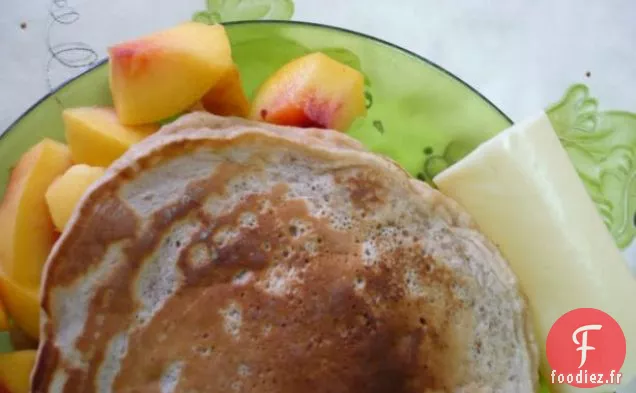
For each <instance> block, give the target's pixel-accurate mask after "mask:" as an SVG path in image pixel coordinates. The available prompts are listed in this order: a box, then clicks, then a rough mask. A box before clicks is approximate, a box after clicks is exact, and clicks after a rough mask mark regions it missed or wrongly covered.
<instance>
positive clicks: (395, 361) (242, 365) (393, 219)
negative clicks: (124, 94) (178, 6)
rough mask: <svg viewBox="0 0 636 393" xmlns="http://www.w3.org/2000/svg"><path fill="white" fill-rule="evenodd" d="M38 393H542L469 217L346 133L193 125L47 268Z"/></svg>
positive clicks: (233, 122)
mask: <svg viewBox="0 0 636 393" xmlns="http://www.w3.org/2000/svg"><path fill="white" fill-rule="evenodd" d="M42 309H43V318H42V319H43V323H42V341H41V346H40V349H39V357H38V362H37V366H36V369H35V371H34V374H33V391H34V392H69V393H70V392H131V393H132V392H139V393H145V392H161V393H172V392H183V393H194V392H201V393H203V392H258V393H270V392H271V393H274V392H275V393H288V392H293V393H300V392H302V393H312V392H320V393H322V392H325V393H326V392H333V393H349V392H357V393H375V392H378V393H379V392H392V393H425V392H477V391H479V392H482V391H483V392H519V393H523V392H534V390H535V387H536V383H537V380H536V379H537V360H536V353H535V352H536V348H535V343H534V341H533V338H532V336H531V333H530V330H529V328H528V326H529V325H528V319H529V317H528V311H527V308H526V304H525V301H524V299H523V296H522V295H521V294H520V292H519V288H518V283H517V280H516V278H515V276H514V275H513V274H512V273H511V271H510V269H509V267H508V265H507V263H506V262H505V261H504V260H503V259H502V257H501V256H500V254H499V252H498V251H497V249H496V248H495V247H494V246H493V245H492V244H491V243H490V242H489V241H488V240H487V239H486V238H484V236H482V235H481V234H480V233H479V231H478V229H477V228H476V227H475V226H474V224H473V223H472V221H471V220H470V218H469V217H468V216H467V215H466V214H465V213H464V212H463V211H461V210H460V209H459V208H458V207H457V205H456V204H454V203H453V202H452V201H450V200H448V199H447V198H446V197H444V196H443V195H441V194H439V193H438V192H436V191H434V190H432V189H430V188H429V187H428V186H426V185H425V184H423V183H420V182H417V181H415V180H413V179H411V178H410V177H409V176H408V175H407V174H406V172H405V171H403V170H402V169H401V168H399V167H398V166H397V165H395V164H394V163H392V162H390V161H388V160H386V159H384V158H381V157H379V156H376V155H374V154H371V153H368V152H366V151H364V149H363V148H362V147H361V146H360V145H359V144H358V143H357V142H355V141H353V140H352V139H350V138H349V137H347V136H346V135H343V134H340V133H337V132H335V131H328V130H326V131H325V130H321V131H317V130H299V129H293V128H287V127H273V126H268V125H263V124H260V123H254V122H247V121H243V120H238V119H223V118H219V117H216V116H212V115H207V114H201V113H196V114H191V115H188V116H186V117H184V118H182V119H180V120H178V121H177V122H175V123H174V124H172V125H170V126H167V127H165V128H164V129H163V130H162V131H160V132H159V133H158V134H156V135H154V136H152V137H150V138H149V139H147V140H146V141H144V142H142V143H140V144H139V145H137V146H135V147H134V148H133V149H131V151H129V152H128V153H127V154H126V155H124V157H122V158H121V159H120V160H119V161H117V162H116V163H115V164H114V165H113V166H112V167H111V168H110V169H109V170H108V171H107V174H106V175H105V176H104V178H103V179H102V180H100V181H99V182H98V183H97V184H95V185H94V186H92V187H91V189H90V190H89V191H88V192H87V194H86V195H85V197H84V198H83V200H82V201H81V203H80V206H79V208H78V209H77V210H76V212H75V215H74V217H73V218H72V219H71V222H70V223H69V225H68V226H67V229H66V231H65V232H64V233H63V235H62V237H61V238H60V240H59V241H58V243H57V244H56V246H55V248H54V250H53V251H52V253H51V255H50V258H49V260H48V262H47V267H46V272H45V285H44V289H43V299H42Z"/></svg>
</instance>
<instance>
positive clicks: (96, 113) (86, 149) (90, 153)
mask: <svg viewBox="0 0 636 393" xmlns="http://www.w3.org/2000/svg"><path fill="white" fill-rule="evenodd" d="M62 118H63V119H64V128H65V133H66V141H67V142H68V144H69V147H70V149H71V154H72V155H73V161H74V162H75V163H78V164H87V165H93V166H104V167H105V166H109V165H110V164H111V163H112V162H113V161H115V160H116V159H117V158H119V157H120V156H121V155H122V154H124V153H125V152H126V150H128V148H129V147H130V146H131V145H133V144H135V143H137V142H139V141H141V140H142V139H144V138H145V137H147V136H148V135H150V134H152V133H153V132H155V131H157V130H158V129H159V126H158V125H154V124H151V125H142V126H124V125H122V124H121V123H120V122H119V119H118V118H117V114H116V113H115V110H114V109H113V108H106V107H83V108H72V109H66V110H64V112H62Z"/></svg>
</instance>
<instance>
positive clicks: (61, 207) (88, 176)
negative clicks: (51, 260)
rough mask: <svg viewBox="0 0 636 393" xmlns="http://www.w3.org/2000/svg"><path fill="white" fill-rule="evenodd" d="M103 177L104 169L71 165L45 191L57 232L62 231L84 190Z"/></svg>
mask: <svg viewBox="0 0 636 393" xmlns="http://www.w3.org/2000/svg"><path fill="white" fill-rule="evenodd" d="M103 175H104V168H100V167H92V166H88V165H84V164H78V165H73V166H72V167H70V168H69V169H68V170H67V171H66V172H65V173H64V174H63V175H62V176H60V177H58V178H57V179H55V181H53V183H52V184H51V185H50V186H49V188H48V190H46V195H45V197H46V203H47V205H48V206H49V212H51V217H52V218H53V223H54V224H55V227H56V228H57V229H58V230H59V231H63V230H64V227H65V226H66V223H67V222H68V220H69V218H71V215H72V214H73V211H74V210H75V206H76V205H77V203H78V202H79V200H80V199H81V198H82V196H83V195H84V193H85V192H86V189H87V188H88V187H89V186H90V185H91V184H93V183H94V182H95V181H96V180H97V179H99V178H100V177H102V176H103Z"/></svg>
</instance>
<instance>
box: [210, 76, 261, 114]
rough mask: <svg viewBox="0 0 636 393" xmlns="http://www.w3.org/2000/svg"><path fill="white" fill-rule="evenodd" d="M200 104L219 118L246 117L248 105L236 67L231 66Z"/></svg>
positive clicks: (248, 109)
mask: <svg viewBox="0 0 636 393" xmlns="http://www.w3.org/2000/svg"><path fill="white" fill-rule="evenodd" d="M201 104H202V105H203V108H205V110H206V111H208V112H210V113H214V114H215V115H219V116H238V117H247V116H248V114H249V111H250V103H249V101H248V100H247V97H246V96H245V92H244V91H243V85H242V84H241V74H240V73H239V70H238V67H236V66H232V68H230V69H229V71H227V72H226V73H225V75H223V77H222V78H221V79H220V80H219V81H218V82H217V83H216V84H215V85H214V87H212V89H210V90H209V91H208V92H207V93H205V95H204V96H203V98H202V99H201Z"/></svg>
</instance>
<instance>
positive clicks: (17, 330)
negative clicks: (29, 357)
mask: <svg viewBox="0 0 636 393" xmlns="http://www.w3.org/2000/svg"><path fill="white" fill-rule="evenodd" d="M9 340H10V341H11V346H12V347H13V350H14V351H22V350H25V349H38V340H37V339H35V338H33V337H31V336H30V335H28V334H27V332H25V331H24V330H23V329H22V328H21V327H20V326H18V325H17V324H16V323H12V324H11V326H10V327H9Z"/></svg>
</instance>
